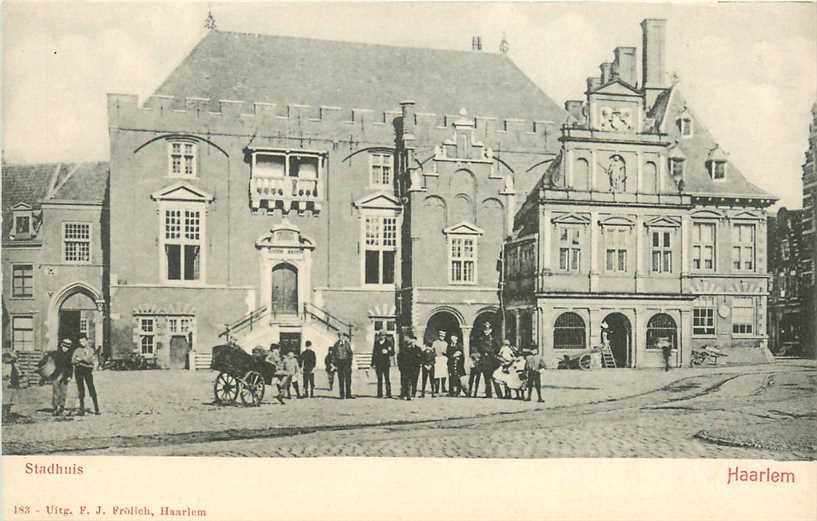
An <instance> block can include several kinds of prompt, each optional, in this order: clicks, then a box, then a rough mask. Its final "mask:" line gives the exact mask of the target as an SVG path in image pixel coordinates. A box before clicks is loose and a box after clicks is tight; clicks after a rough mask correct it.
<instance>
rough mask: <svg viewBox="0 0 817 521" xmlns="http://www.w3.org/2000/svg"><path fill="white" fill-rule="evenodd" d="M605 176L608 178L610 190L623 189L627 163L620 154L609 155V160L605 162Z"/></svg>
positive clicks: (621, 190)
mask: <svg viewBox="0 0 817 521" xmlns="http://www.w3.org/2000/svg"><path fill="white" fill-rule="evenodd" d="M607 178H608V179H609V180H610V191H611V192H623V191H624V188H625V183H626V181H627V164H626V163H625V162H624V158H623V157H621V156H620V155H618V154H616V155H614V156H611V157H610V162H609V163H608V164H607Z"/></svg>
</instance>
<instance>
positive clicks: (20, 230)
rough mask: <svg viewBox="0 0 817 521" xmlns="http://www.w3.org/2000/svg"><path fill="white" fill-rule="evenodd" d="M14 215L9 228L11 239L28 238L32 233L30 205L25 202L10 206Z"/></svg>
mask: <svg viewBox="0 0 817 521" xmlns="http://www.w3.org/2000/svg"><path fill="white" fill-rule="evenodd" d="M12 212H13V215H14V218H13V219H14V222H13V228H12V230H11V233H10V234H9V235H10V238H11V239H12V240H13V239H30V238H31V236H32V235H33V233H34V224H33V222H32V211H31V206H29V205H28V204H26V203H22V202H21V203H17V204H16V205H14V207H13V208H12Z"/></svg>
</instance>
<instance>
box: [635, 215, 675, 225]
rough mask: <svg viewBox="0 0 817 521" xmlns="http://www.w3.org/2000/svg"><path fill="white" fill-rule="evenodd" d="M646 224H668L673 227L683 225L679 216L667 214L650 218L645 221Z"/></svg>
mask: <svg viewBox="0 0 817 521" xmlns="http://www.w3.org/2000/svg"><path fill="white" fill-rule="evenodd" d="M644 226H647V227H650V226H668V227H672V228H677V227H679V226H681V220H680V219H678V218H677V217H668V216H666V215H662V216H660V217H656V218H654V219H650V220H649V221H645V222H644Z"/></svg>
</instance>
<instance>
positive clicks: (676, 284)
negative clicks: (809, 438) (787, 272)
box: [503, 19, 776, 367]
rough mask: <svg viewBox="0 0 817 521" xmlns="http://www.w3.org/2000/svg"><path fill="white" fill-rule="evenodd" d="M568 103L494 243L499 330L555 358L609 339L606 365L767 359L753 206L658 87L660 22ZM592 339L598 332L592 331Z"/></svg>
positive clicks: (684, 110) (750, 195) (668, 92)
mask: <svg viewBox="0 0 817 521" xmlns="http://www.w3.org/2000/svg"><path fill="white" fill-rule="evenodd" d="M641 27H642V48H641V56H642V62H641V69H642V75H641V78H637V77H636V55H637V52H636V48H634V47H618V48H616V49H615V51H614V60H613V61H612V62H608V63H603V64H601V66H600V75H599V76H595V77H591V78H588V80H587V90H586V99H585V100H583V101H568V102H566V104H565V108H566V109H567V111H568V112H569V114H570V118H571V119H570V120H569V122H568V123H567V124H566V125H565V126H564V127H563V128H562V129H561V137H560V142H561V149H560V151H559V153H558V156H557V157H556V158H555V159H554V160H553V161H551V162H550V164H549V168H548V170H547V172H546V173H545V174H544V175H543V176H542V178H541V181H540V182H539V184H538V185H537V186H536V187H535V188H534V189H533V190H532V191H531V192H530V193H529V194H528V196H527V199H526V200H525V202H524V203H523V204H522V205H521V208H520V210H519V211H518V212H517V214H516V217H515V223H514V234H513V238H512V240H510V241H508V243H507V244H506V247H505V262H504V267H505V272H504V281H503V294H504V301H505V304H506V310H507V317H506V323H507V326H506V331H508V333H509V334H510V336H512V338H515V339H516V341H517V342H518V343H521V344H523V345H524V344H526V343H533V344H538V345H539V346H540V347H541V348H542V349H543V352H544V354H545V356H546V357H547V358H548V359H550V360H552V361H556V360H559V359H561V358H562V357H563V356H564V355H571V354H576V353H579V352H581V351H582V350H585V349H589V348H592V347H594V346H598V345H601V344H602V339H603V338H605V339H606V340H607V341H608V343H609V347H610V349H609V354H608V356H605V357H603V359H602V360H599V361H597V363H601V364H603V365H605V366H614V367H658V366H662V365H663V358H662V346H663V345H665V344H667V343H668V344H669V345H670V346H671V349H672V351H671V364H672V365H673V366H682V365H687V364H689V363H690V356H691V351H692V350H693V349H696V348H701V347H703V346H705V345H712V346H716V347H718V348H720V349H722V351H723V352H725V353H726V354H727V355H728V358H727V359H726V360H727V361H728V362H734V363H741V362H750V361H755V362H758V361H764V360H768V359H770V356H771V355H770V353H769V351H768V337H767V328H766V307H767V299H768V275H767V273H766V258H767V251H766V208H768V207H769V206H770V205H771V204H773V203H774V201H775V200H776V198H775V197H774V196H773V195H771V194H769V193H767V192H765V191H763V190H761V189H760V188H758V187H756V186H755V185H753V184H752V183H750V182H749V181H748V180H746V178H745V177H744V176H743V175H742V174H741V172H740V170H739V169H738V167H737V166H736V165H735V164H734V163H733V162H732V161H730V159H729V156H728V154H727V153H726V152H725V151H724V150H723V149H722V148H721V147H720V146H719V145H718V143H717V141H716V140H715V138H714V137H713V136H712V135H711V134H710V132H709V131H708V130H707V128H706V126H705V125H704V123H703V122H702V121H701V120H700V119H699V118H698V117H697V116H696V114H695V113H694V110H693V108H692V107H691V106H690V105H689V104H688V103H687V101H686V100H685V99H684V96H683V94H682V92H681V88H680V85H679V84H678V82H677V81H673V82H668V81H667V78H666V77H667V71H666V63H665V45H666V42H665V39H666V34H665V33H666V21H665V20H661V19H647V20H644V21H643V22H642V24H641ZM603 329H604V330H606V334H605V335H602V330H603Z"/></svg>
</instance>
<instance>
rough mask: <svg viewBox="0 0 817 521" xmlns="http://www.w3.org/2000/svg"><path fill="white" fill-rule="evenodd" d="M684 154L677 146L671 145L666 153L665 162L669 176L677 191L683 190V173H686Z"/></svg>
mask: <svg viewBox="0 0 817 521" xmlns="http://www.w3.org/2000/svg"><path fill="white" fill-rule="evenodd" d="M686 159H687V158H686V155H684V153H683V151H682V150H681V148H680V147H678V146H673V147H672V148H670V149H669V152H668V153H667V163H668V165H667V166H668V168H669V173H670V176H671V177H672V180H673V181H674V182H675V184H676V186H677V187H678V191H679V192H682V191H683V190H684V184H685V181H684V175H685V174H686Z"/></svg>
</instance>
